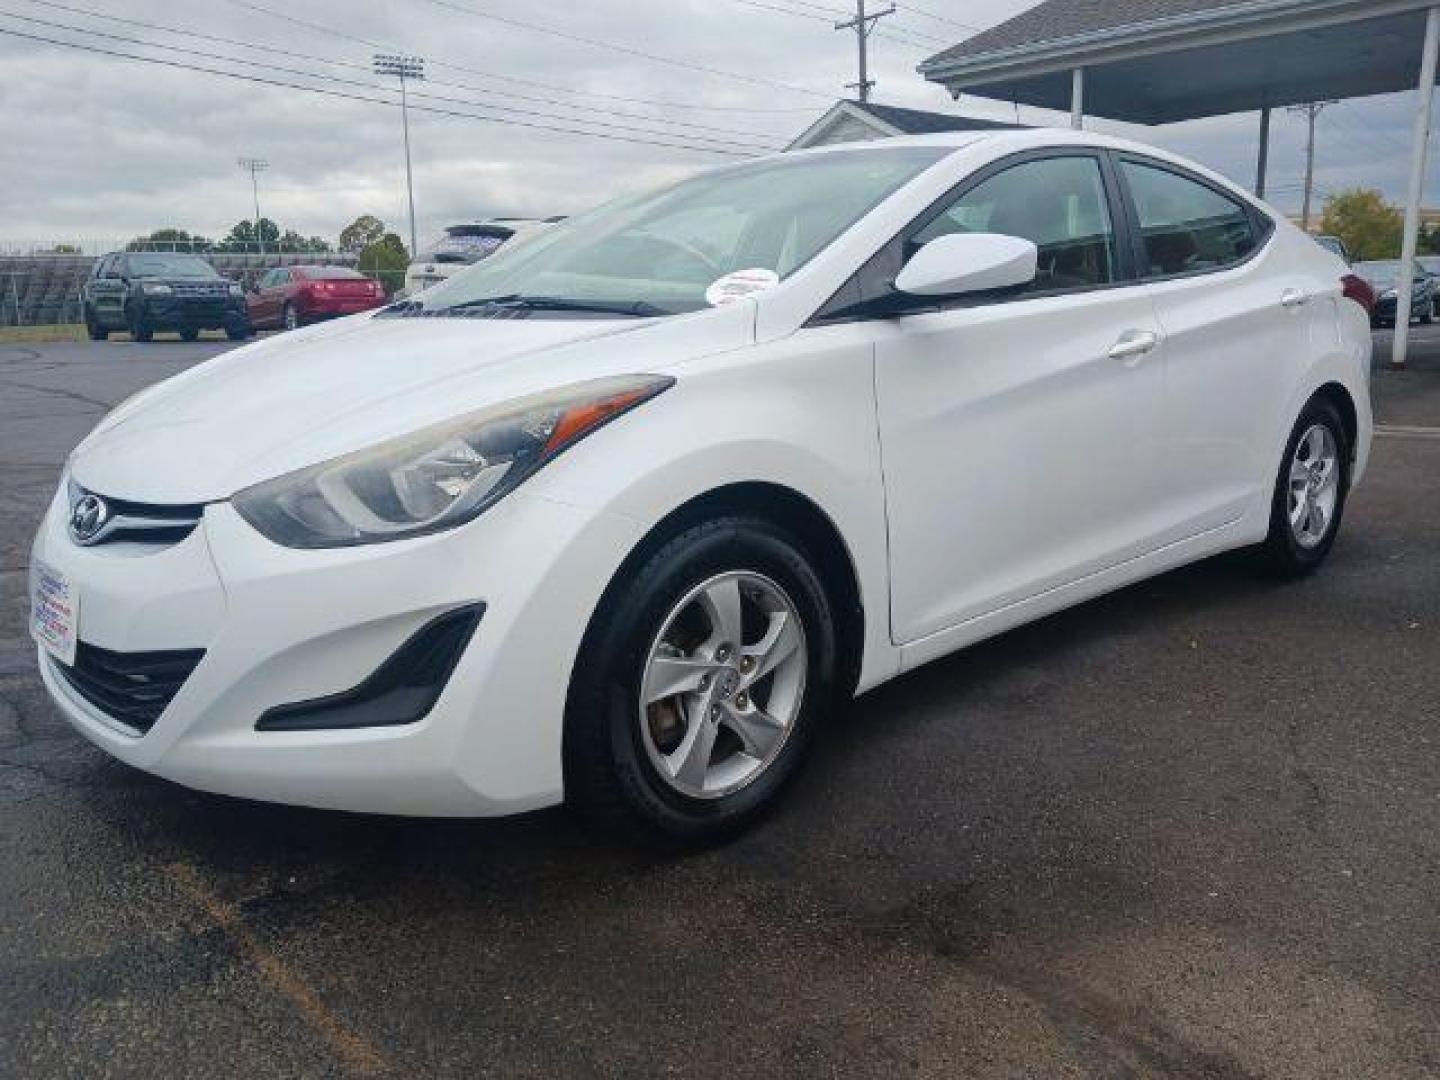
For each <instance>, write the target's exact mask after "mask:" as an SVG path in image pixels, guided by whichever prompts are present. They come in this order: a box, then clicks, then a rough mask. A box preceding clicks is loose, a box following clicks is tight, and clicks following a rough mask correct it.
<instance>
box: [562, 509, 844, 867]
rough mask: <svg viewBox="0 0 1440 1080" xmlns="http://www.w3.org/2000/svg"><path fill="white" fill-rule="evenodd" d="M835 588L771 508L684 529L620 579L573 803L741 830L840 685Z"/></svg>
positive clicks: (670, 827) (583, 664)
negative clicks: (831, 590)
mask: <svg viewBox="0 0 1440 1080" xmlns="http://www.w3.org/2000/svg"><path fill="white" fill-rule="evenodd" d="M837 670H838V666H837V643H836V632H835V624H834V618H833V616H832V612H831V607H830V603H829V600H828V598H827V596H826V592H825V588H824V586H823V584H822V582H821V580H820V578H819V576H818V575H817V573H816V572H815V570H814V569H813V567H812V564H811V561H810V559H809V557H808V555H807V554H806V552H805V550H804V548H803V547H802V546H801V545H800V544H799V542H798V541H796V540H795V539H794V538H793V537H791V536H790V535H789V534H788V533H787V532H785V531H784V530H783V529H780V528H778V527H776V526H775V525H773V524H771V523H769V522H767V521H764V520H761V519H757V518H750V517H746V516H734V517H722V518H716V519H713V520H710V521H705V522H703V523H701V524H698V525H695V526H693V527H691V528H689V529H687V530H685V531H683V532H680V533H678V534H677V535H675V536H674V537H672V538H671V539H670V540H668V541H667V542H666V543H664V544H663V545H662V546H661V547H660V548H659V549H658V550H657V551H655V552H654V554H652V555H651V556H649V557H648V558H647V559H645V561H644V562H643V564H642V565H640V566H637V567H635V568H634V572H633V573H629V574H628V575H627V576H626V578H625V579H623V580H620V581H617V582H616V583H615V584H614V585H612V586H611V588H610V590H609V592H608V593H607V594H606V597H605V599H604V601H602V603H601V605H600V608H599V610H598V611H597V612H596V614H595V617H594V618H593V619H592V620H591V624H590V627H589V629H588V631H587V632H586V635H585V640H584V643H583V644H582V646H581V652H580V657H579V659H578V660H577V662H576V665H575V674H574V677H573V679H572V681H571V686H570V697H569V702H568V705H567V708H566V719H565V785H566V793H567V798H568V801H569V802H570V803H571V805H572V806H573V807H575V808H576V809H577V810H579V811H580V812H581V813H582V814H583V815H584V816H585V817H587V818H588V819H590V820H593V821H596V822H598V823H600V824H602V825H605V826H607V827H609V828H611V829H614V830H618V831H621V832H623V833H626V834H628V835H630V836H632V837H637V838H640V839H643V840H645V841H648V842H651V843H657V844H659V845H662V846H666V847H693V846H700V845H704V844H710V843H715V842H717V841H720V840H723V839H726V838H728V837H730V836H733V835H735V834H736V833H738V832H740V831H741V830H743V829H744V828H746V827H748V826H749V825H751V824H753V823H754V822H755V821H757V820H758V819H759V818H760V817H761V816H763V815H764V814H765V813H766V812H767V811H768V810H770V809H771V808H772V807H773V805H774V804H775V802H776V801H777V799H778V798H779V796H780V794H781V792H782V790H783V789H784V788H785V786H786V785H787V784H788V783H789V781H790V780H791V779H793V777H794V776H795V774H796V773H797V772H798V770H799V767H800V765H801V762H802V761H803V759H804V757H805V753H806V750H807V749H808V747H809V744H810V743H811V741H812V739H813V738H814V735H815V732H816V729H817V728H818V726H819V725H820V724H821V723H822V722H823V719H824V713H825V711H826V709H827V708H828V707H829V706H830V705H831V703H832V701H833V696H834V689H835V685H836V672H837Z"/></svg>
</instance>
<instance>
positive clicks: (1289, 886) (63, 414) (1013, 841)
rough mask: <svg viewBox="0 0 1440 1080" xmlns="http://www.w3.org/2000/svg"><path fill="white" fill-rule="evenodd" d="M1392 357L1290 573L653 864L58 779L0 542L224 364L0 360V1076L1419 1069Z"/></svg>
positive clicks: (956, 693) (1428, 570) (93, 755)
mask: <svg viewBox="0 0 1440 1080" xmlns="http://www.w3.org/2000/svg"><path fill="white" fill-rule="evenodd" d="M1418 333H1419V335H1420V345H1421V348H1420V352H1421V357H1420V358H1419V360H1418V361H1417V364H1416V370H1414V371H1412V372H1410V373H1408V374H1406V375H1404V376H1390V375H1386V376H1384V377H1383V378H1382V379H1381V380H1380V383H1379V388H1378V396H1379V400H1380V403H1381V414H1382V419H1384V420H1387V421H1389V422H1390V423H1391V424H1393V425H1396V430H1395V432H1394V433H1393V434H1387V435H1385V436H1383V437H1381V438H1380V439H1378V440H1377V443H1376V449H1375V458H1374V464H1373V471H1372V474H1371V476H1370V478H1369V480H1368V482H1367V483H1366V485H1365V486H1364V487H1363V488H1362V489H1361V490H1360V491H1359V492H1357V493H1356V496H1355V498H1354V500H1353V502H1352V504H1351V508H1350V512H1349V516H1348V519H1347V523H1346V528H1345V532H1344V534H1343V535H1342V538H1341V541H1340V543H1339V545H1338V547H1337V549H1336V551H1335V555H1334V558H1333V561H1332V562H1331V564H1330V565H1329V567H1328V568H1327V569H1326V571H1325V572H1323V573H1322V574H1321V575H1320V576H1319V577H1317V578H1315V579H1313V580H1310V581H1306V582H1302V583H1299V584H1292V585H1283V586H1282V585H1277V584H1273V583H1270V582H1267V581H1265V580H1263V579H1260V578H1257V577H1256V576H1254V575H1253V574H1252V573H1250V572H1249V570H1248V568H1247V567H1246V566H1245V565H1244V564H1243V562H1242V561H1240V560H1237V559H1234V558H1226V559H1220V560H1216V561H1213V562H1210V563H1207V564H1204V565H1202V566H1199V567H1195V568H1191V569H1188V570H1185V571H1181V572H1178V573H1175V574H1171V575H1168V576H1166V577H1164V578H1162V579H1159V580H1156V581H1153V582H1150V583H1147V584H1144V585H1141V586H1138V587H1136V588H1132V589H1130V590H1128V591H1126V592H1124V593H1122V594H1119V595H1117V596H1114V597H1110V598H1107V599H1104V600H1101V601H1098V602H1096V603H1092V604H1089V605H1086V606H1085V607H1083V608H1080V609H1077V610H1075V611H1072V612H1069V613H1066V614H1064V615H1061V616H1059V617H1056V618H1052V619H1049V620H1047V621H1045V622H1043V623H1040V624H1037V625H1035V626H1032V627H1029V628H1026V629H1023V630H1020V631H1018V632H1015V633H1012V634H1009V635H1007V636H1006V637H1004V638H1002V639H999V640H997V641H994V642H991V643H989V644H986V645H984V646H981V647H979V648H976V649H973V650H970V651H969V652H967V653H965V654H963V655H960V656H957V657H953V658H951V659H949V660H945V661H941V662H939V663H936V664H933V665H931V666H930V667H928V668H926V669H924V670H922V671H920V672H918V673H916V674H914V675H912V676H910V677H907V678H905V679H903V680H901V681H899V682H897V683H894V684H892V685H890V686H888V687H886V688H884V689H882V690H880V691H878V692H876V693H875V694H873V695H871V696H868V697H866V698H864V699H862V700H861V701H860V702H858V703H857V704H856V705H855V706H854V707H853V708H852V709H851V710H850V711H849V712H848V713H847V714H845V715H843V716H839V717H837V718H835V720H834V722H833V724H832V728H831V730H830V731H829V733H828V737H827V738H826V739H825V741H824V746H823V749H822V750H821V752H820V753H819V754H817V755H816V758H815V760H814V761H813V763H812V767H811V768H810V770H809V772H808V773H807V775H806V777H805V778H804V780H803V781H802V783H801V784H800V785H799V786H798V787H797V789H796V790H795V791H794V793H793V795H792V797H791V798H790V799H789V800H788V802H787V803H786V804H785V806H784V807H783V808H782V810H781V812H780V813H779V814H778V815H777V817H776V818H775V819H774V820H773V821H772V822H771V823H769V824H768V825H767V826H766V827H764V828H763V829H761V830H760V831H759V832H757V833H755V834H753V835H752V836H750V837H748V838H746V839H744V840H741V841H739V842H737V843H735V844H734V845H732V846H730V847H728V848H725V849H723V850H719V851H715V852H711V853H708V854H705V855H701V856H696V857H692V858H687V859H682V860H658V859H655V858H653V857H650V856H644V855H641V854H638V853H636V852H634V851H631V850H627V849H625V848H622V847H618V846H616V845H613V844H610V843H608V842H605V841H602V840H598V839H596V838H595V837H593V836H591V835H588V834H587V833H585V832H583V831H581V830H580V829H578V828H577V827H576V826H575V825H574V824H573V823H572V822H571V821H570V819H569V818H568V817H567V816H566V815H565V814H564V813H562V812H548V813H543V814H538V815H533V816H530V817H527V818H524V819H520V820H514V821H501V822H477V823H466V822H428V821H402V820H393V819H377V818H364V817H351V816H345V815H340V814H332V813H324V812H317V811H307V810H296V809H288V808H283V807H273V806H264V805H258V804H251V803H246V802H242V801H237V800H230V799H224V798H219V797H213V796H208V795H202V794H197V793H193V792H189V791H186V790H184V789H181V788H179V787H176V786H173V785H171V784H168V783H165V782H163V781H159V780H155V779H151V778H149V777H147V776H145V775H143V774H140V773H137V772H135V771H132V770H130V769H128V768H126V767H124V766H121V765H119V764H116V763H114V762H112V761H110V760H109V759H107V758H106V757H105V756H104V755H102V754H101V753H100V752H98V751H96V750H94V749H92V748H91V747H90V746H89V745H88V744H87V743H85V742H84V741H83V740H82V739H81V738H80V737H79V736H78V735H76V734H74V733H73V732H72V731H71V730H70V729H69V727H68V726H67V725H66V724H65V722H64V721H63V720H61V718H60V717H59V715H58V714H57V713H56V712H55V711H54V710H53V709H52V708H51V707H50V706H49V704H48V703H47V701H46V699H45V696H44V693H43V691H42V688H41V685H40V681H39V678H38V676H37V675H36V673H35V670H34V653H33V648H32V646H31V645H30V643H29V641H28V637H27V634H26V630H25V615H26V606H27V605H26V596H25V592H26V575H25V566H26V560H27V552H28V545H29V540H30V536H31V534H32V532H33V530H34V527H35V524H36V521H37V520H38V517H39V515H40V512H41V509H42V507H43V505H44V504H45V503H46V501H47V500H48V499H49V497H50V495H51V493H52V491H53V488H54V484H55V481H56V478H57V475H58V470H59V467H60V464H61V462H62V461H63V459H64V457H65V455H66V454H67V453H68V451H69V450H70V448H71V447H72V446H73V445H74V444H75V443H76V442H77V441H78V440H79V439H80V438H81V436H82V435H83V434H84V433H85V432H86V431H87V430H88V429H89V427H90V426H91V425H93V424H94V423H95V421H96V420H97V419H98V418H99V416H100V415H101V413H102V412H103V411H104V410H105V409H106V408H107V407H109V406H110V405H113V404H115V403H116V402H118V401H120V400H121V399H122V398H124V397H125V396H127V395H128V394H130V393H131V392H133V391H134V390H136V389H138V388H139V387H141V386H144V385H147V384H149V383H151V382H153V381H155V380H157V379H159V378H162V377H164V376H166V375H169V374H172V373H174V372H176V371H178V370H181V369H183V368H185V367H187V366H188V365H190V364H193V363H195V362H197V361H199V360H202V359H204V358H205V357H208V356H210V355H213V354H215V353H217V352H219V351H222V350H223V349H224V348H227V347H228V346H227V345H226V344H224V343H213V344H210V343H199V344H194V345H185V344H181V343H179V342H169V341H159V342H156V343H154V344H151V345H146V346H142V345H132V344H129V343H122V342H119V341H116V342H112V343H110V344H107V345H95V346H92V345H88V344H85V345H81V344H75V345H56V346H44V345H37V346H24V347H18V346H3V345H0V867H3V871H0V1075H4V1076H13V1077H52V1076H96V1075H108V1076H138V1075H146V1076H218V1075H243V1076H246V1077H250V1078H261V1077H270V1076H275V1077H298V1076H350V1075H390V1076H418V1075H470V1076H492V1075H493V1076H505V1077H516V1076H535V1077H540V1076H545V1077H553V1076H626V1077H632V1076H634V1077H643V1076H661V1075H683V1076H699V1077H711V1076H713V1077H722V1076H726V1077H731V1076H757V1077H762V1076H763V1077H809V1076H817V1077H818V1076H877V1075H884V1076H886V1077H895V1076H925V1077H959V1076H965V1077H969V1076H976V1077H1006V1078H1009V1077H1022V1076H1023V1077H1046V1078H1049V1077H1071V1076H1075V1077H1080V1076H1086V1077H1089V1076H1094V1077H1148V1076H1174V1077H1198V1076H1204V1077H1222V1078H1241V1077H1295V1078H1305V1080H1314V1078H1319V1077H1346V1078H1348V1077H1359V1078H1387V1080H1389V1078H1408V1077H1423V1076H1430V1077H1433V1076H1437V1075H1440V754H1437V752H1440V438H1436V437H1433V436H1429V435H1426V434H1425V433H1424V432H1423V431H1417V430H1413V429H1417V428H1423V427H1426V426H1429V427H1440V331H1437V330H1435V329H1430V328H1426V329H1423V330H1421V331H1419V332H1418ZM1386 340H1388V338H1385V339H1382V340H1381V341H1380V345H1381V346H1382V347H1383V346H1384V344H1385V341H1386Z"/></svg>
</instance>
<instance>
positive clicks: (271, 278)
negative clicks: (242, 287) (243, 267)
mask: <svg viewBox="0 0 1440 1080" xmlns="http://www.w3.org/2000/svg"><path fill="white" fill-rule="evenodd" d="M279 272H280V271H278V270H267V271H265V276H264V277H262V278H261V279H260V288H262V289H269V288H273V287H274V286H276V285H278V284H279V282H278V281H277V280H276V275H277V274H278V273H279Z"/></svg>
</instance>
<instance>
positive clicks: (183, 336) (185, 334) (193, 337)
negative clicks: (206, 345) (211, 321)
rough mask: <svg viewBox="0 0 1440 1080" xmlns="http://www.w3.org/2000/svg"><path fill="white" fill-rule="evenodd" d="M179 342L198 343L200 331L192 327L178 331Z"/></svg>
mask: <svg viewBox="0 0 1440 1080" xmlns="http://www.w3.org/2000/svg"><path fill="white" fill-rule="evenodd" d="M180 340H181V341H199V340H200V331H199V330H197V329H196V328H195V327H193V326H187V327H185V328H184V329H183V330H181V331H180Z"/></svg>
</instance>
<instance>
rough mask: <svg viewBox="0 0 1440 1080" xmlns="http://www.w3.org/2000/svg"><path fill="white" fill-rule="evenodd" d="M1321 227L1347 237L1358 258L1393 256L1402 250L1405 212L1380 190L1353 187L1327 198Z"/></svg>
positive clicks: (1347, 244)
mask: <svg viewBox="0 0 1440 1080" xmlns="http://www.w3.org/2000/svg"><path fill="white" fill-rule="evenodd" d="M1320 231H1321V232H1323V233H1326V234H1328V235H1330V236H1338V237H1340V239H1341V240H1343V241H1345V246H1346V248H1348V249H1349V251H1350V256H1351V258H1354V259H1356V260H1359V261H1366V260H1369V259H1393V258H1396V257H1397V256H1399V254H1400V240H1401V237H1402V235H1403V234H1404V231H1405V215H1404V214H1402V213H1401V212H1400V210H1399V208H1398V207H1394V206H1391V205H1390V204H1389V203H1387V202H1386V201H1385V197H1384V196H1383V195H1381V194H1380V192H1378V191H1370V190H1367V189H1365V188H1352V189H1350V190H1349V191H1342V192H1340V193H1339V194H1338V195H1332V196H1331V197H1330V198H1328V199H1326V200H1325V216H1324V217H1323V218H1322V219H1321V221H1320Z"/></svg>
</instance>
